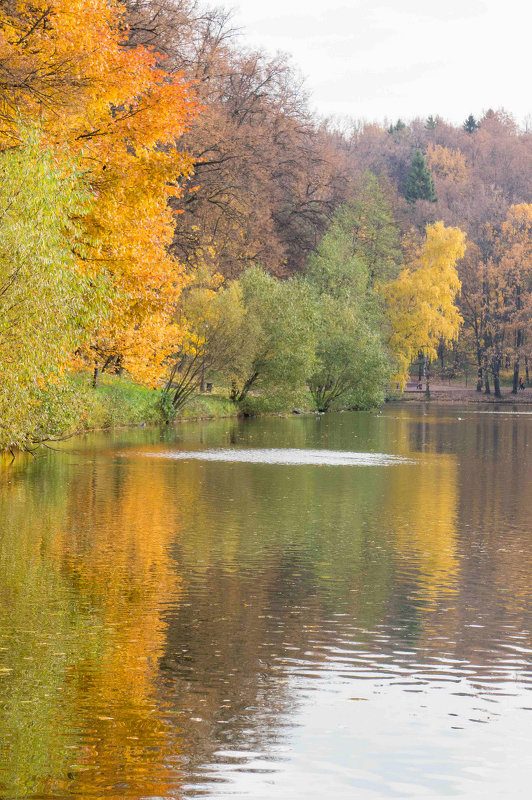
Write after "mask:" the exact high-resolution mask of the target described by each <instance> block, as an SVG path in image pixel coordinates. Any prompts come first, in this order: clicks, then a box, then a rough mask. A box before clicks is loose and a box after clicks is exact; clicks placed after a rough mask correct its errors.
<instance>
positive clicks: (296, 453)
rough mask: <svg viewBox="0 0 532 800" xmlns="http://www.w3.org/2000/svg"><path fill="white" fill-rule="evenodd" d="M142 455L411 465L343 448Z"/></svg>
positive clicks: (397, 458) (341, 464)
mask: <svg viewBox="0 0 532 800" xmlns="http://www.w3.org/2000/svg"><path fill="white" fill-rule="evenodd" d="M142 455H144V456H149V457H151V458H170V459H175V460H179V461H189V460H191V459H193V460H196V461H228V462H242V463H246V464H288V465H291V466H296V465H298V464H301V465H308V464H312V465H316V466H320V465H322V466H327V467H370V466H376V467H387V466H390V465H392V464H411V463H413V462H412V461H411V460H409V459H407V458H401V457H400V456H393V455H388V454H387V453H350V452H347V451H344V450H336V451H334V450H295V449H293V448H270V449H260V448H254V449H252V450H246V449H240V450H230V449H227V448H222V449H219V450H191V451H186V450H184V451H183V450H167V451H165V452H158V453H149V452H148V453H146V452H144V453H143V454H142Z"/></svg>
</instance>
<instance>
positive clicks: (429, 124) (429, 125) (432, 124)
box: [425, 114, 436, 131]
mask: <svg viewBox="0 0 532 800" xmlns="http://www.w3.org/2000/svg"><path fill="white" fill-rule="evenodd" d="M435 127H436V120H435V119H434V117H433V116H432V114H431V115H430V117H428V118H427V121H426V122H425V128H426V129H427V130H428V131H433V130H434V128H435Z"/></svg>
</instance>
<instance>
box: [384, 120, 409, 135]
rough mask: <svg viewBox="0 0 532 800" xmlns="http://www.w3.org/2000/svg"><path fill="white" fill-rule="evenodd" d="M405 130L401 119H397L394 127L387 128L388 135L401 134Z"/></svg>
mask: <svg viewBox="0 0 532 800" xmlns="http://www.w3.org/2000/svg"><path fill="white" fill-rule="evenodd" d="M405 128H406V125H405V123H404V122H403V120H402V119H398V120H397V122H396V123H395V125H390V127H389V128H388V133H392V134H393V133H402V132H403V131H404V130H405Z"/></svg>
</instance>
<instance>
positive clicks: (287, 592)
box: [0, 405, 532, 800]
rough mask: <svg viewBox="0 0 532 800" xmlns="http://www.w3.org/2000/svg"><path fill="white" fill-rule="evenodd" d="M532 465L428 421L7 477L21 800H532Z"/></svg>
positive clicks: (119, 446)
mask: <svg viewBox="0 0 532 800" xmlns="http://www.w3.org/2000/svg"><path fill="white" fill-rule="evenodd" d="M516 411H517V409H516ZM531 457H532V416H531V415H530V414H519V413H515V412H512V413H506V411H504V413H485V410H484V411H482V412H480V413H478V412H475V410H474V409H471V408H469V409H464V408H462V409H456V408H450V407H449V408H445V407H431V406H422V405H419V406H414V405H412V406H405V407H400V406H391V407H387V408H386V409H385V410H384V411H383V412H382V413H381V414H338V415H325V416H323V417H319V416H315V415H312V416H297V417H294V418H291V419H280V418H272V419H264V420H248V421H238V420H223V421H220V422H211V423H202V424H187V425H183V426H181V427H178V428H176V429H175V430H172V429H165V430H163V431H159V430H142V431H127V432H115V433H110V434H106V435H104V434H98V435H93V436H90V437H86V439H82V440H79V439H78V440H75V441H71V442H69V443H66V444H64V445H62V446H61V448H60V452H44V453H42V454H40V455H39V456H38V457H37V458H36V459H35V460H32V461H29V460H28V461H27V462H22V461H21V462H17V463H15V464H14V465H13V466H11V467H10V468H9V469H7V468H6V469H4V470H3V471H2V472H1V473H0V797H2V798H9V800H11V798H41V799H42V800H44V798H72V797H76V798H138V800H140V799H141V798H152V799H153V800H155V798H158V799H160V798H183V799H184V798H192V797H197V796H202V797H207V798H211V799H218V798H223V797H232V798H248V799H251V798H253V800H276V799H277V798H282V799H283V800H293V799H294V800H295V799H299V798H301V799H303V798H305V800H308V799H310V798H312V799H313V798H316V800H318V799H319V800H322V798H325V797H328V798H333V799H334V800H336V798H357V800H367V799H369V798H443V797H445V798H449V797H452V798H464V800H465V799H467V800H480V798H482V800H491V799H492V798H493V799H495V798H509V799H510V800H514V798H515V800H521V798H529V797H532V790H531V786H532V635H531V627H532V602H531V594H532V523H531V521H530V516H531V510H532V501H531V496H530V493H531V486H532V467H531Z"/></svg>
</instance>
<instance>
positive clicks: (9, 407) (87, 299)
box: [0, 135, 103, 450]
mask: <svg viewBox="0 0 532 800" xmlns="http://www.w3.org/2000/svg"><path fill="white" fill-rule="evenodd" d="M88 203H89V195H88V192H87V191H86V189H84V187H83V184H82V183H81V181H80V177H79V174H78V172H77V170H76V167H75V165H74V164H73V162H72V161H70V160H69V159H67V158H66V157H65V156H64V155H63V157H62V158H61V160H60V162H58V160H57V157H56V155H54V154H53V153H52V152H51V150H49V149H47V148H46V147H45V146H44V145H43V144H42V143H41V142H40V141H39V138H38V137H37V136H36V135H31V136H30V138H29V143H28V144H27V145H26V146H25V147H22V148H19V149H15V150H9V151H7V152H4V153H2V154H1V155H0V366H1V370H2V381H1V382H0V449H2V450H6V449H16V448H19V449H20V448H25V447H28V446H30V445H31V443H32V442H33V441H35V440H38V439H39V438H42V437H43V436H44V435H45V432H46V433H48V434H49V433H53V432H54V431H58V430H61V429H62V428H63V427H64V426H65V425H66V424H67V422H68V420H67V416H68V409H67V407H66V406H65V404H64V402H63V400H64V398H63V400H61V398H58V394H60V393H61V391H62V373H63V367H64V365H65V362H66V359H67V357H68V354H69V353H70V352H72V350H73V349H74V348H75V347H77V346H78V345H79V344H80V342H81V339H82V334H83V330H84V329H85V328H86V327H87V326H88V324H89V322H90V321H91V320H92V321H94V318H93V317H92V316H91V314H92V312H91V311H90V309H91V305H92V303H94V301H95V300H96V299H97V293H96V287H97V282H95V280H94V279H93V281H91V282H89V280H88V279H87V278H84V277H82V276H81V275H80V273H79V270H78V269H77V264H76V260H75V257H74V255H73V254H72V246H73V245H74V244H75V243H76V241H78V240H79V234H80V231H79V229H78V227H77V226H76V225H75V224H74V223H73V222H72V221H71V220H72V219H73V218H75V217H76V216H77V217H79V215H80V214H83V213H85V212H86V211H87V210H88ZM78 244H79V241H78ZM79 246H80V247H81V245H79ZM102 286H103V284H102ZM54 398H55V399H56V400H59V402H56V403H55V404H54Z"/></svg>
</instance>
